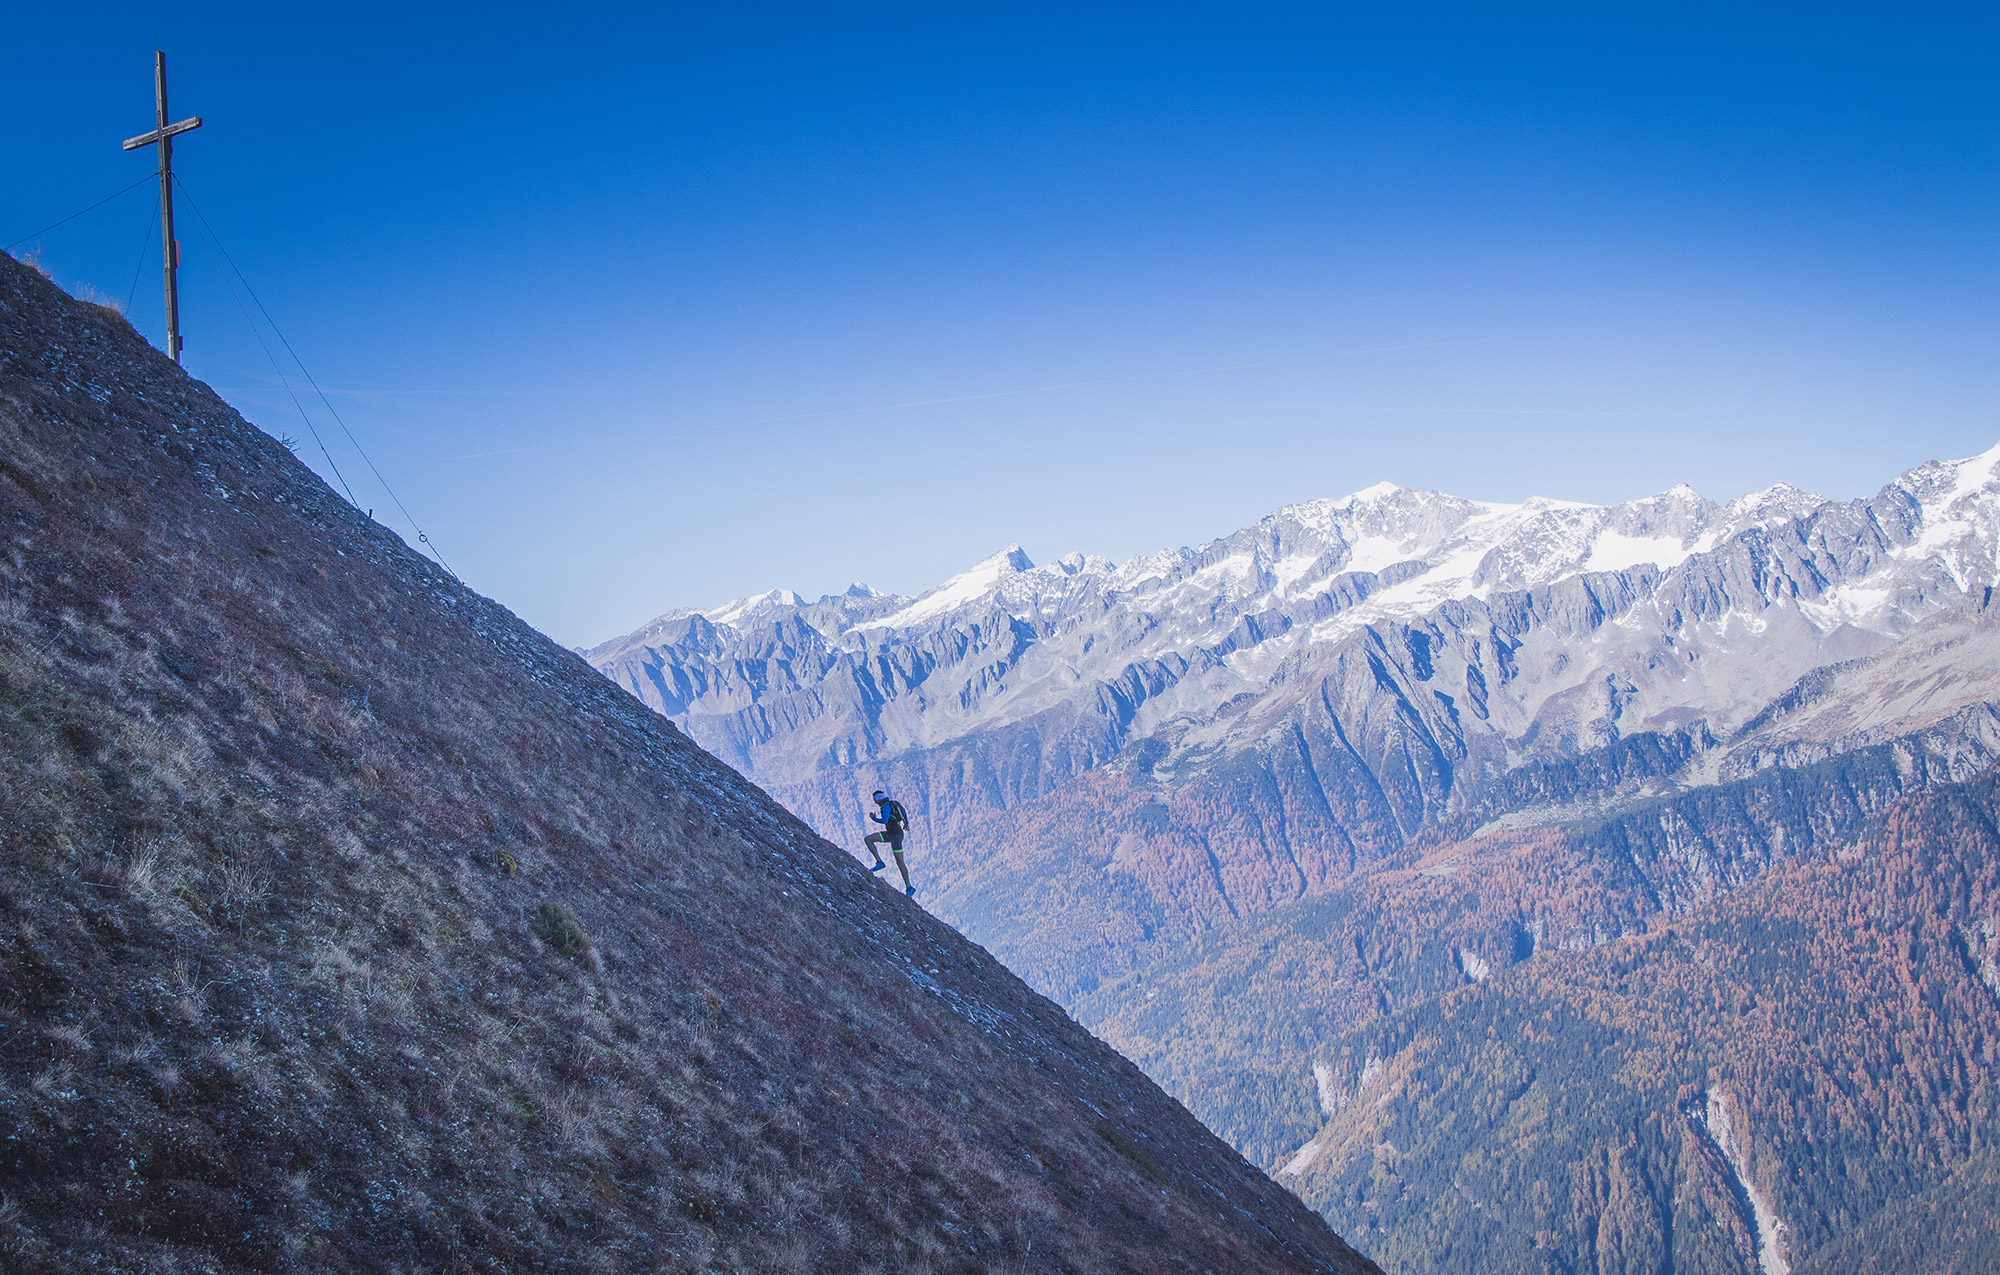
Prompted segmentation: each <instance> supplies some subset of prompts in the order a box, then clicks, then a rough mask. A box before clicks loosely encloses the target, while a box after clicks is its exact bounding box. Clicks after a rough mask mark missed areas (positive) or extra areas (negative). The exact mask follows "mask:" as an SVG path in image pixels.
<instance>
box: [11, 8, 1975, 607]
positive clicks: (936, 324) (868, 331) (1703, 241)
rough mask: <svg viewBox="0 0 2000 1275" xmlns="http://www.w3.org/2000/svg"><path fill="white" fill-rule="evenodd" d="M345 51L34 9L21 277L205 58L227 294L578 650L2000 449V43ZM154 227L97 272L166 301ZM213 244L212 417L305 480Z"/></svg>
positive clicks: (1019, 19) (1285, 18) (1810, 29)
mask: <svg viewBox="0 0 2000 1275" xmlns="http://www.w3.org/2000/svg"><path fill="white" fill-rule="evenodd" d="M313 8H315V9H317V10H318V11H317V12H307V11H306V10H307V7H306V6H273V5H257V6H249V5H244V6H220V5H206V6H204V5H180V6H158V5H152V6H145V7H139V6H124V5H95V6H88V7H87V8H86V7H84V6H41V7H38V8H33V9H25V10H22V11H20V12H13V13H10V14H9V16H8V20H7V33H6V48H5V51H4V53H0V60H4V72H5V73H4V75H0V105H4V107H5V118H6V120H7V121H8V123H7V127H6V131H5V133H4V136H3V139H0V147H4V150H5V154H6V161H5V172H6V174H7V180H6V181H5V183H4V184H0V242H3V241H4V240H6V239H12V238H14V237H15V236H17V235H22V234H27V233H28V232H30V231H32V230H34V229H35V228H36V227H38V226H40V225H42V224H44V223H45V222H48V221H53V220H54V219H55V218H57V217H59V216H62V215H64V214H66V213H69V212H71V211H74V210H75V209H77V208H79V207H81V206H83V205H85V204H87V203H89V202H91V201H92V200H94V199H97V198H100V197H101V196H103V195H106V194H109V193H110V192H111V191H114V190H116V189H117V188H118V187H119V186H120V185H122V184H124V183H125V182H127V181H131V180H133V179H135V178H138V177H140V176H142V175H143V174H144V172H145V171H146V169H147V164H148V161H147V159H146V158H145V157H144V156H142V155H128V154H124V153H122V152H121V151H120V150H119V149H118V143H119V141H120V140H122V139H123V138H125V137H127V136H130V135H133V134H136V133H138V132H141V131H143V130H144V129H146V128H147V127H149V126H150V123H151V115H152V96H151V94H152V89H151V80H150V67H151V56H152V50H153V49H154V48H155V47H156V45H157V46H158V47H163V48H165V49H166V50H167V53H168V58H169V66H170V70H171V73H172V77H173V89H174V100H173V103H172V105H173V108H174V114H175V115H176V116H177V117H178V116H181V115H187V114H200V115H202V116H204V117H205V118H206V120H207V125H206V127H205V128H203V129H202V130H201V131H200V132H198V133H195V134H193V135H192V136H190V137H188V138H185V139H183V140H182V143H181V144H180V145H179V146H178V147H177V150H176V165H177V167H178V168H179V170H180V172H181V173H182V175H183V176H184V178H185V179H186V181H187V184H188V188H189V190H190V191H191V192H192V194H193V195H194V197H195V199H196V200H197V201H199V203H200V205H201V207H202V210H203V211H204V212H205V213H206V214H207V215H208V218H209V219H210V221H211V222H212V223H213V224H214V226H215V228H216V230H217V231H218V232H219V233H220V235H221V238H222V241H223V243H224V245H225V246H226V247H227V248H228V250H229V252H230V253H231V254H232V255H233V256H234V257H235V259H236V261H237V262H238V263H239V264H240V265H241V266H242V267H243V269H244V271H245V273H246V274H247V275H248V277H249V279H250V282H251V284H252V285H253V286H254V287H255V288H256V289H257V290H258V293H259V294H260V295H261V297H262V298H263V300H264V301H265V303H266V304H267V305H268V306H269V307H270V309H271V311H272V313H273V314H274V315H276V317H277V318H278V321H279V323H280V324H281V325H282V326H283V327H284V329H285V331H286V334H287V336H289V337H290V339H291V341H292V343H293V344H294V345H295V346H296V347H297V348H298V350H299V352H300V353H301V354H302V355H303V356H304V358H305V360H306V363H307V365H308V366H309V367H310V368H311V369H312V371H313V373H314V375H315V376H316V377H317V378H318V379H319V381H320V382H321V384H322V385H324V386H326V387H327V388H328V389H329V390H330V391H332V393H333V398H334V401H335V403H336V405H337V406H338V407H339V408H340V410H341V412H342V413H343V415H344V416H345V417H346V418H347V421H348V423H349V424H350V425H351V426H352V427H353V428H354V431H355V433H356V434H357V435H358V436H359V437H360V438H361V439H362V440H363V442H364V443H365V444H366V445H367V447H368V449H369V451H370V452H371V454H372V455H373V457H374V459H375V461H376V463H377V464H378V465H379V466H380V467H381V468H382V470H383V472H384V473H386V474H387V475H388V476H389V479H390V481H391V482H392V483H393V484H394V485H395V486H396V488H397V490H398V494H399V495H401V497H402V499H403V501H404V503H405V504H407V505H408V506H409V507H410V509H411V510H412V511H413V512H414V513H415V514H416V515H417V517H418V519H419V520H420V521H421V522H422V523H424V525H425V526H426V527H427V529H428V530H429V531H430V533H431V534H432V536H433V537H434V538H435V539H436V540H437V542H438V543H439V544H440V545H441V546H442V547H443V549H444V551H445V554H446V556H447V557H448V558H449V559H450V561H451V562H452V565H453V566H455V567H456V568H457V569H458V570H459V571H460V573H461V574H463V575H464V576H465V578H466V579H467V580H468V582H470V583H471V584H473V585H474V586H475V587H477V588H479V589H481V590H482V591H485V592H487V593H490V594H492V595H494V596H495V597H497V598H499V599H500V600H501V601H503V602H505V603H507V604H508V605H510V606H512V607H514V608H515V609H516V610H517V611H519V612H520V613H521V614H522V615H523V616H524V617H526V618H527V619H528V620H530V621H531V622H533V623H535V624H537V625H539V626H541V627H542V628H544V629H545V630H546V631H548V632H549V633H551V634H552V635H554V636H555V637H557V638H558V639H560V640H562V641H564V642H568V643H585V642H594V641H597V640H601V639H603V638H605V637H608V636H611V635H613V634H615V633H618V632H622V631H624V630H626V629H629V628H631V627H633V626H635V625H636V624H638V623H639V622H641V621H643V620H645V619H646V618H648V617H649V616H651V615H653V614H655V613H657V612H659V611H661V610H664V609H666V608H667V607H669V606H675V605H684V604H711V603H715V602H720V601H722V600H724V599H725V598H728V597H730V596H732V595H736V594H741V593H747V592H754V591H759V590H762V589H766V588H771V587H774V586H785V587H791V588H796V589H799V590H800V591H802V592H805V593H808V594H817V593H820V592H828V591H835V590H838V589H840V588H842V587H844V585H845V584H846V583H847V582H848V581H850V580H852V579H855V578H862V579H866V580H868V581H870V582H871V583H873V584H875V585H877V586H878V587H881V588H886V589H894V590H897V591H914V590H917V589H920V588H923V587H926V586H927V585H929V584H931V583H934V582H936V581H937V580H939V579H941V578H943V577H944V576H946V575H949V574H951V573H952V572H954V571H957V570H959V569H962V568H963V567H964V566H966V565H968V564H969V563H971V562H972V561H973V560H975V559H977V558H980V557H983V556H984V555H986V554H987V553H989V552H991V551H992V550H994V549H996V548H998V547H1000V546H1002V545H1005V544H1007V543H1009V542H1011V541H1019V542H1021V543H1022V544H1024V545H1025V546H1026V547H1027V549H1028V550H1029V552H1030V553H1031V554H1032V555H1034V556H1035V557H1037V558H1038V559H1042V558H1048V557H1053V556H1056V555H1058V554H1061V553H1065V552H1068V551H1070V550H1073V549H1083V550H1088V551H1092V552H1096V553H1102V554H1106V555H1108V556H1111V557H1115V558H1122V557H1124V556H1127V555H1129V554H1132V553H1135V552H1144V551H1149V550H1151V549H1154V548H1158V547H1161V546H1164V545H1170V544H1182V543H1190V542H1197V541H1200V540H1202V539H1205V538H1208V537H1210V536H1214V535H1218V534H1222V533H1224V532H1227V531H1229V530H1231V529H1233V528H1235V527H1237V526H1241V525H1244V524H1247V523H1249V522H1251V521H1253V520H1254V519H1255V518H1257V517H1258V516H1260V515H1262V514H1264V513H1266V512H1268V511H1270V510H1271V509H1273V508H1276V507H1277V506H1279V505H1282V504H1285V503H1287V502H1290V501H1295V500H1301V499H1307V498H1311V497H1314V496H1322V495H1339V494H1342V493H1345V492H1347V491H1351V490H1353V489H1355V488H1358V487H1362V486H1365V485H1367V484H1370V483H1373V482H1375V481H1377V480H1379V479H1384V478H1387V479H1390V480H1393V481H1396V482H1400V483H1404V484H1409V485H1415V486H1426V487H1436V488H1442V489H1445V490H1449V491H1454V492H1458V493H1461V494H1464V495H1470V496H1478V497H1484V498H1491V499H1520V498H1522V497H1525V496H1528V495H1531V494H1543V495H1553V496H1562V497H1567V498H1571V499H1579V500H1593V501H1610V500H1618V499H1624V498H1629V497H1632V496H1636V495H1641V494H1645V493H1648V492H1652V491H1656V490H1660V489H1662V488H1665V487H1668V486H1670V485H1672V484H1673V483H1676V482H1681V481H1686V482H1691V483H1693V484H1695V485H1696V486H1697V487H1699V488H1701V489H1702V490H1704V491H1705V492H1707V493H1709V494H1710V495H1712V496H1716V497H1729V496H1733V495H1736V494H1740V493H1741V492H1743V491H1746V490H1749V489H1752V488H1756V487H1761V486H1764V485H1766V484H1768V483H1771V482H1774V481H1777V480H1779V479H1786V480H1790V481H1793V482H1796V483H1799V484H1801V485H1803V486H1809V487H1813V488H1816V489H1818V490H1822V491H1825V492H1827V493H1828V494H1832V495H1843V496H1845V495H1855V494H1860V493H1862V492H1865V491H1870V490H1873V489H1874V488H1875V487H1876V486H1877V485H1879V484H1880V483H1881V482H1883V481H1885V480H1886V479H1888V478H1889V477H1891V476H1892V475H1893V474H1894V473H1896V472H1897V471H1899V470H1901V469H1902V468H1904V467H1906V466H1908V465H1911V464H1914V463H1918V462H1921V461H1923V460H1926V459H1929V458H1932V457H1940V456H1957V455H1965V454H1970V453H1973V452H1977V451H1980V450H1983V449H1984V448H1986V447H1988V446H1990V445H1991V444H1992V443H1994V442H1995V441H1996V439H2000V358H1996V356H1997V355H2000V39H1996V36H2000V22H1996V19H1995V17H1994V16H1993V15H1994V10H1993V9H1992V8H1991V6H1979V7H1975V6H1965V7H1963V8H1959V9H1945V8H1926V7H1923V6H1915V7H1912V6H1908V5H1896V6H1890V5H1882V6H1872V7H1865V8H1864V7H1848V6H1840V5H1825V6H1804V5H1788V6H1784V7H1782V8H1768V9H1766V8H1758V7H1755V6H1740V5H1730V6H1714V7H1696V6H1688V5H1674V6H1659V7H1654V8H1640V7H1637V6H1606V5H1590V6H1582V5H1579V6H1574V7H1567V8H1556V7H1539V6H1527V7H1524V6H1505V7H1502V6H1494V5H1478V6H1467V7H1464V8H1455V7H1444V6H1420V5H1386V4H1385V5H1374V6H1365V7H1364V6H1352V5H1347V6H1300V7H1297V8H1291V7H1285V6H1275V5H1274V6H1261V7H1259V6H1243V5H1216V6H1212V7H1175V6H1154V5H1147V6H1138V5H1135V6H1131V7H1111V6H1102V7H1092V6H1052V7H1037V6H1026V5H1007V6H985V7H977V8H975V7H972V6H953V5H926V6H916V5H910V6H901V7H887V6H865V5H857V6H829V5H816V6H800V7H798V8H795V9H786V8H753V7H747V6H741V7H739V6H715V5H703V6H699V7H696V6H685V5H660V6H643V7H632V8H629V9H612V8H603V7H600V8H594V9H591V8H576V7H570V8H562V9H551V8H547V7H536V8H520V9H516V10H508V9H506V8H504V7H501V8H487V9H483V10H477V11H475V10H472V9H467V8H462V7H458V6H452V7H449V8H445V7H436V8H430V7H426V6H423V5H417V4H404V5H398V6H379V7H378V6H368V5H344V6H314V7H313ZM843 9H851V10H852V12H838V11H839V10H843ZM1079 11H1081V12H1079ZM1246 11H1248V12H1246ZM148 201H149V194H148V193H147V190H146V189H145V188H141V189H140V190H137V191H134V192H132V193H131V194H129V195H127V196H125V197H123V198H121V199H120V200H118V201H117V202H115V203H113V204H111V205H109V206H107V207H106V208H103V209H99V210H98V211H96V212H93V213H91V214H89V215H88V216H87V217H83V218H80V219H78V220H77V221H74V222H71V223H69V224H68V225H66V226H63V227H61V228H59V229H57V230H54V231H51V232H49V233H48V234H46V235H44V236H42V238H41V239H40V241H39V245H40V249H41V254H42V255H41V260H42V262H43V264H44V265H45V266H46V267H47V268H49V269H50V270H51V271H52V272H53V273H54V275H55V276H56V277H57V279H58V280H59V281H61V282H62V283H64V284H65V285H68V286H71V287H82V286H85V285H89V286H94V287H96V288H98V289H101V290H102V291H104V292H106V293H109V294H111V295H114V296H117V297H119V298H121V299H122V298H123V297H125V296H126V295H127V293H128V290H129V289H130V288H131V287H132V284H133V280H134V277H135V270H137V269H138V267H139V264H140V249H141V246H142V243H143V242H144V241H145V239H146V235H147V225H148V217H149V215H150V205H149V202H148ZM189 221H191V219H188V218H186V217H185V215H184V226H183V233H182V240H183V243H184V245H185V254H184V255H185V258H186V263H187V267H188V268H187V269H185V270H184V271H183V289H184V292H185V296H186V310H185V314H186V318H185V325H186V331H187V340H188V352H187V363H188V366H189V369H190V370H191V371H192V372H193V373H194V374H196V375H198V376H200V377H202V378H203V379H205V380H207V381H209V382H210V383H211V384H214V385H215V386H217V387H218V388H219V389H221V390H222V391H223V392H224V393H225V395H226V396H227V397H229V398H230V399H231V401H232V402H234V403H236V404H237V405H238V406H239V407H240V408H241V409H242V410H243V411H244V413H245V414H246V415H247V416H248V417H249V418H250V419H251V420H253V421H256V422H257V423H258V424H260V425H263V426H265V427H266V428H268V429H270V430H271V431H273V432H274V433H291V434H293V435H297V436H299V437H301V438H305V437H306V433H305V430H304V428H303V426H301V425H300V424H299V422H298V419H297V415H296V413H295V412H294V410H293V408H292V406H291V404H290V402H289V400H288V399H287V398H286V397H285V395H284V393H283V392H282V391H281V390H278V389H277V388H276V386H275V380H274V377H273V374H272V371H271V368H270V365H269V364H268V363H266V362H265V360H264V355H263V354H262V352H261V351H260V350H259V348H258V346H257V344H256V342H255V340H254V339H253V338H252V336H251V335H250V332H249V329H248V328H247V327H246V326H245V324H244V321H243V319H242V318H241V317H240V316H239V315H238V314H237V312H236V309H235V306H234V303H233V302H232V301H231V299H230V296H229V294H228V293H227V292H225V291H224V289H223V286H222V284H221V282H220V280H219V278H218V276H217V274H216V271H215V270H214V269H213V268H212V267H211V266H210V265H209V263H208V258H207V256H206V254H205V252H204V250H202V249H201V248H200V247H199V246H198V245H197V242H196V236H195V234H194V232H193V229H192V226H191V225H189V224H186V223H187V222H189ZM32 246H33V245H27V246H24V247H23V248H22V249H18V250H17V251H27V250H28V248H29V247H32ZM137 280H138V282H137V290H136V298H135V301H134V305H133V309H132V317H133V318H134V320H135V321H136V323H137V325H138V326H139V328H140V330H141V331H142V332H145V333H146V334H147V335H148V336H150V337H153V338H154V339H156V340H157V339H158V337H159V334H160V332H161V329H162V327H163V324H162V321H161V319H160V314H159V310H160V305H159V279H158V248H157V244H155V245H154V246H153V248H152V250H151V255H150V256H149V257H148V258H147V259H146V263H145V267H144V269H143V271H140V272H139V273H138V275H137ZM316 414H317V413H316ZM320 421H321V430H322V432H323V433H328V431H329V424H328V422H326V421H325V419H324V416H323V415H320ZM328 442H329V445H330V446H331V447H332V448H333V450H334V456H335V459H336V460H338V461H339V462H340V463H341V464H342V466H343V468H344V469H345V470H346V471H347V473H348V476H349V477H350V478H351V479H353V480H354V485H355V488H356V491H357V494H358V496H359V499H360V501H361V503H363V504H364V505H371V506H374V507H376V509H377V515H378V517H382V518H383V519H384V520H385V521H390V522H392V524H393V523H394V521H395V519H394V517H393V514H392V513H391V512H390V511H389V508H388V507H389V503H390V502H389V501H388V499H387V498H386V497H384V496H382V495H381V494H380V492H379V489H377V488H376V487H375V485H374V483H373V480H372V478H367V475H366V473H365V471H364V470H363V469H362V467H361V466H360V465H359V463H358V462H356V461H354V459H353V458H352V456H351V454H350V453H348V452H347V451H345V450H344V449H345V442H344V440H339V439H338V438H337V431H332V432H331V433H330V434H329V436H328ZM301 454H302V455H303V456H304V457H305V458H306V459H308V460H309V461H312V462H313V463H315V464H316V466H318V467H319V468H321V470H322V472H324V471H325V462H324V461H323V459H322V458H321V457H320V456H319V455H318V454H317V453H316V451H315V450H314V449H313V448H312V445H311V443H310V441H308V442H307V444H306V447H305V448H304V449H303V450H302V453H301ZM364 479H366V481H363V480H364Z"/></svg>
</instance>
